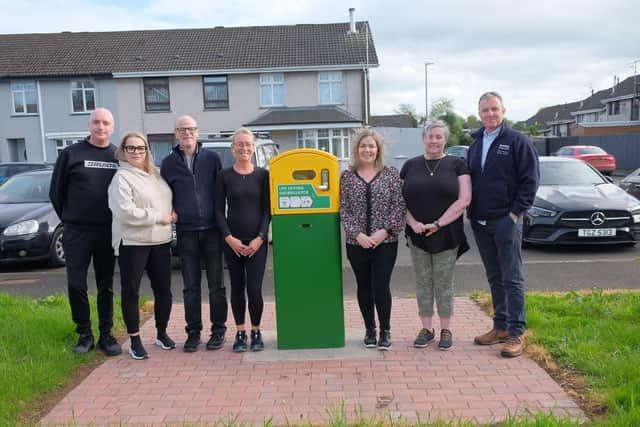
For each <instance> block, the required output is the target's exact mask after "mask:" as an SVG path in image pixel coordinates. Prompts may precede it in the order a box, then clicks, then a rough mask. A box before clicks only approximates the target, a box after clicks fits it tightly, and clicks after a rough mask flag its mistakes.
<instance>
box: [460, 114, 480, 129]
mask: <svg viewBox="0 0 640 427" xmlns="http://www.w3.org/2000/svg"><path fill="white" fill-rule="evenodd" d="M481 127H482V123H480V120H479V119H478V118H477V117H476V116H474V115H473V114H471V115H469V116H467V120H465V122H464V128H465V129H469V130H475V129H480V128H481Z"/></svg>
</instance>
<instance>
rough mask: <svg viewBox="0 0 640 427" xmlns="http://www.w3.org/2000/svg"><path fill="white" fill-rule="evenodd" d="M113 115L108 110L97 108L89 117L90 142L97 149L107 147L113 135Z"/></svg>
mask: <svg viewBox="0 0 640 427" xmlns="http://www.w3.org/2000/svg"><path fill="white" fill-rule="evenodd" d="M113 127H114V123H113V114H111V111H109V110H107V109H106V108H96V109H95V110H94V111H93V113H91V116H90V117H89V134H90V135H89V142H90V143H91V144H93V145H95V146H96V147H107V146H108V145H109V143H110V139H111V135H112V134H113Z"/></svg>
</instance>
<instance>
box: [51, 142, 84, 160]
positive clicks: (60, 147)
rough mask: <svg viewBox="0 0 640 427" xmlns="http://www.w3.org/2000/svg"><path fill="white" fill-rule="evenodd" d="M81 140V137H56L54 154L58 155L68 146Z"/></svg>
mask: <svg viewBox="0 0 640 427" xmlns="http://www.w3.org/2000/svg"><path fill="white" fill-rule="evenodd" d="M82 141H83V139H56V140H55V142H56V156H59V155H60V153H62V150H64V149H65V148H67V147H68V146H70V145H72V144H75V143H78V142H82Z"/></svg>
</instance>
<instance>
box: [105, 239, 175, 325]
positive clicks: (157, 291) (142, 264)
mask: <svg viewBox="0 0 640 427" xmlns="http://www.w3.org/2000/svg"><path fill="white" fill-rule="evenodd" d="M169 246H170V243H165V244H162V245H150V246H124V245H122V244H121V245H120V249H119V251H120V255H118V265H119V266H120V287H121V291H122V317H123V319H124V324H125V325H126V326H127V332H128V333H129V334H135V333H138V332H139V331H140V311H139V299H140V282H141V281H142V274H143V273H144V272H145V270H146V272H147V276H148V277H149V281H150V282H151V289H152V290H153V298H154V305H153V312H154V317H155V319H156V329H157V330H158V331H166V329H167V325H168V324H169V316H170V315H171V304H172V295H171V252H170V250H169Z"/></svg>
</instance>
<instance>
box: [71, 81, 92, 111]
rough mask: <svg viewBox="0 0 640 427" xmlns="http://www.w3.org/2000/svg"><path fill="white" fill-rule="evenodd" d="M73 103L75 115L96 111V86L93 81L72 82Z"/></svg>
mask: <svg viewBox="0 0 640 427" xmlns="http://www.w3.org/2000/svg"><path fill="white" fill-rule="evenodd" d="M71 103H72V108H73V112H74V113H86V112H89V111H93V110H95V109H96V85H95V83H94V82H93V81H91V80H76V81H72V82H71Z"/></svg>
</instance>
